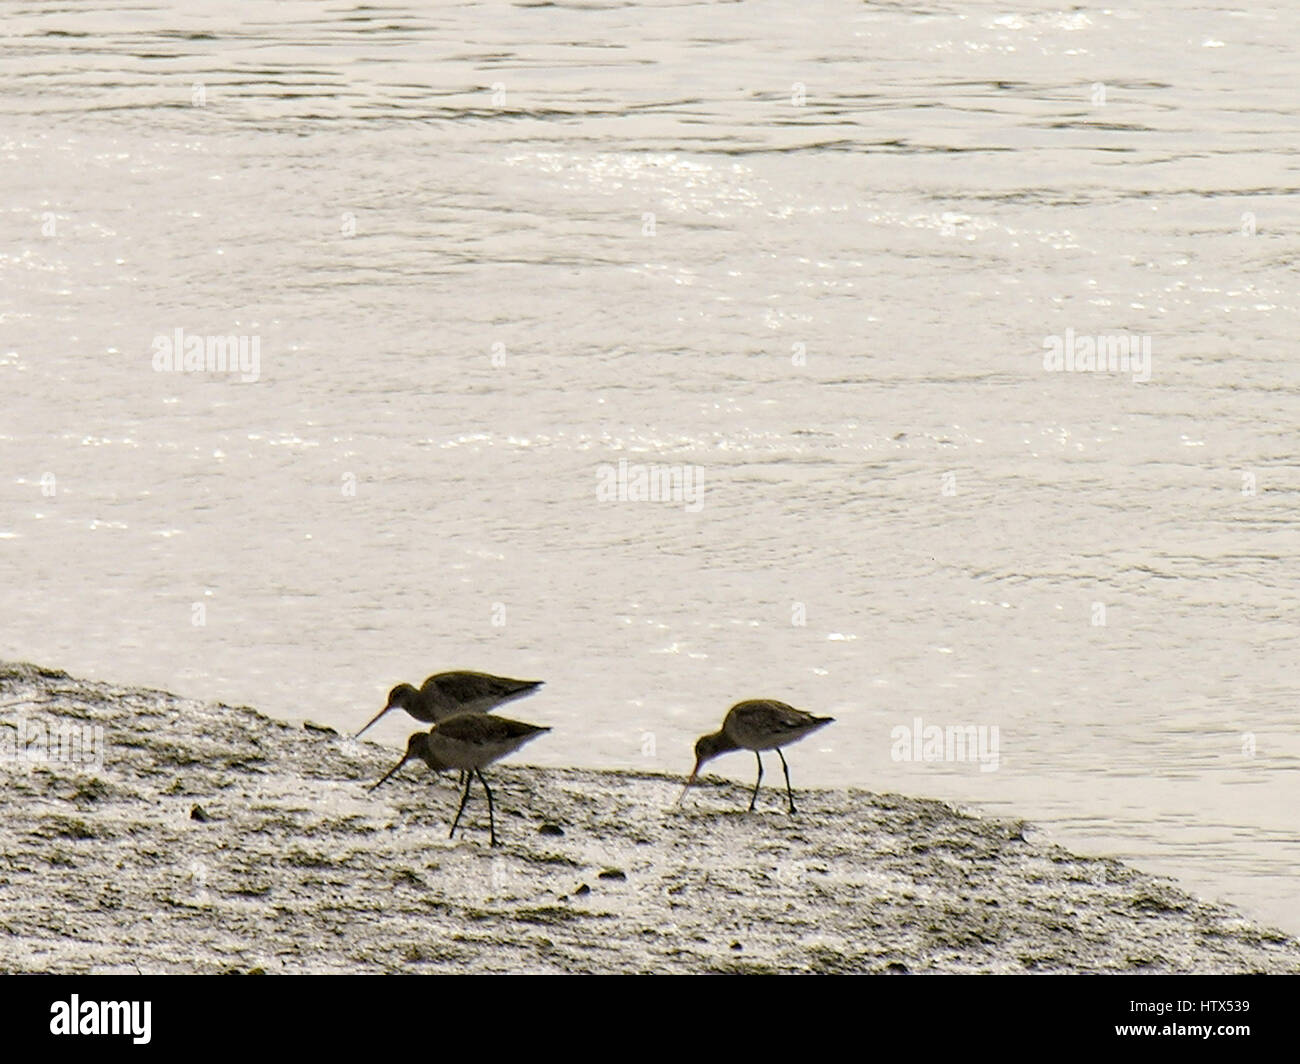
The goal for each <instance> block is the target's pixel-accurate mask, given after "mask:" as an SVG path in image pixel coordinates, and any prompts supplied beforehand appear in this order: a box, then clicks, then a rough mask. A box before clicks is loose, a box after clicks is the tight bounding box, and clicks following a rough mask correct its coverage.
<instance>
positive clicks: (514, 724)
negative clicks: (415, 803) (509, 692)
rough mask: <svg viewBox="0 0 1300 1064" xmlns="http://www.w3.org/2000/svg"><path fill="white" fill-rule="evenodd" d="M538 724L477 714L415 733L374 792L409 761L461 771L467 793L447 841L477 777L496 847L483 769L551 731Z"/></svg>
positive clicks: (490, 801) (462, 799) (491, 835)
mask: <svg viewBox="0 0 1300 1064" xmlns="http://www.w3.org/2000/svg"><path fill="white" fill-rule="evenodd" d="M550 730H551V729H550V728H542V727H539V726H538V725H536V724H524V723H523V722H522V721H518V720H506V719H505V717H487V716H483V715H482V714H478V713H462V714H461V715H460V716H456V717H448V718H447V719H446V720H441V721H439V722H438V723H437V724H435V725H434V726H433V727H432V728H430V729H429V730H428V731H427V732H416V733H415V734H414V735H412V736H411V737H410V738H409V739H408V740H407V741H406V753H405V754H403V755H402V760H401V761H399V762H398V763H397V764H396V765H394V766H393V767H392V768H391V769H389V771H388V773H387V774H386V775H385V776H384V778H383V779H381V780H380V781H379V783H376V784H374V785H373V786H371V788H370V790H372V791H373V790H374V789H375V788H376V787H378V786H379V784H380V783H384V782H386V781H387V780H388V779H390V778H391V777H392V776H395V775H397V772H398V770H399V769H401V767H402V766H403V765H405V764H406V763H407V762H408V761H412V760H414V759H416V758H419V759H420V760H421V761H423V762H424V763H425V764H426V765H428V766H429V767H430V768H431V769H433V771H434V772H446V771H448V770H449V769H458V770H459V771H460V772H462V773H463V774H464V776H465V791H464V793H463V794H462V795H461V796H460V806H459V808H457V810H456V819H455V820H453V821H452V822H451V831H450V833H448V835H447V838H449V839H450V838H452V837H453V836H454V835H455V834H456V825H457V824H459V823H460V815H461V813H463V812H464V811H465V803H466V802H467V801H469V788H470V785H471V784H472V783H473V782H474V777H475V776H477V777H478V781H479V783H481V784H483V791H484V793H485V794H486V795H487V800H488V833H489V834H488V837H489V838H490V840H491V843H490V844H491V845H492V846H496V845H497V824H496V814H495V812H494V810H493V805H492V789H491V788H490V787H489V786H488V783H487V780H485V779H484V778H483V769H484V768H486V767H487V766H488V765H490V764H492V762H493V761H499V760H500V759H501V758H503V757H505V756H506V755H507V754H512V753H514V752H515V751H516V750H518V749H519V748H520V747H521V746H523V745H524V743H526V742H528V741H529V740H530V739H535V738H537V736H539V735H541V734H542V732H548V731H550Z"/></svg>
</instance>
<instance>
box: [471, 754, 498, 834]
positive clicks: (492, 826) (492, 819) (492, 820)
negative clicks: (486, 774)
mask: <svg viewBox="0 0 1300 1064" xmlns="http://www.w3.org/2000/svg"><path fill="white" fill-rule="evenodd" d="M474 772H475V774H476V775H477V776H478V781H479V783H481V784H483V791H484V793H485V794H486V795H487V796H488V839H489V840H490V841H489V842H488V845H489V846H495V845H497V822H496V816H495V815H494V814H493V812H492V788H491V787H489V786H488V785H487V780H485V779H484V778H483V773H482V772H480V771H479V770H478V769H475V770H474Z"/></svg>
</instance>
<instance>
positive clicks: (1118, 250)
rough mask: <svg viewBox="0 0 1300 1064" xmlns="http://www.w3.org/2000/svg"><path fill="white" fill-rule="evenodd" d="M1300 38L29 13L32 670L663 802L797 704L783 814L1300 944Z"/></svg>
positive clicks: (26, 644) (1241, 18)
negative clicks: (449, 747)
mask: <svg viewBox="0 0 1300 1064" xmlns="http://www.w3.org/2000/svg"><path fill="white" fill-rule="evenodd" d="M1298 10H1300V9H1296V8H1295V6H1294V5H1292V4H1289V3H1283V2H1280V0H1275V2H1273V3H1269V2H1267V0H1266V2H1265V3H1264V4H1261V5H1252V10H1249V11H1239V10H1233V9H1229V8H1218V7H1215V6H1212V5H1206V4H1203V3H1190V2H1174V3H1163V2H1161V3H1157V2H1156V0H1143V2H1142V3H1140V4H1137V5H1133V6H1120V7H1116V8H1113V9H1108V10H1084V9H1078V8H1070V9H1068V10H1066V9H1063V8H1058V7H1053V6H1042V5H1037V4H1031V3H1025V2H1015V0H1010V2H1008V3H1002V4H984V3H979V2H973V0H963V2H960V3H938V4H933V3H927V4H924V5H916V4H909V3H883V4H882V3H875V4H865V3H822V4H807V3H799V2H795V0H766V2H748V3H743V4H740V3H731V4H723V3H710V4H668V3H636V4H631V3H627V4H621V3H612V2H590V3H546V4H536V3H530V4H505V3H482V4H463V5H454V6H453V5H444V4H438V5H436V6H435V5H429V6H427V7H426V6H412V7H406V6H400V5H396V6H394V5H385V4H378V3H375V4H368V5H361V6H349V5H347V4H334V5H330V4H321V3H275V4H269V3H267V4H234V3H231V2H229V0H221V2H207V3H187V4H183V5H175V6H169V5H155V4H149V3H138V4H134V5H133V6H131V7H130V8H128V9H125V10H123V9H120V8H119V7H118V5H109V4H106V3H105V4H95V3H90V4H86V3H78V4H66V3H64V4H53V3H18V4H11V5H6V9H5V22H6V29H7V31H8V33H9V35H10V36H9V37H8V40H7V42H6V44H5V46H4V50H3V53H2V54H0V158H2V159H3V163H4V165H3V167H2V168H0V238H2V239H0V281H2V283H0V386H3V388H4V392H5V395H6V398H7V402H6V403H5V404H4V408H3V414H0V466H2V468H3V471H4V472H3V475H0V505H2V508H0V579H2V580H3V586H4V596H3V598H4V612H3V618H4V623H3V626H2V627H0V633H2V636H3V644H2V647H3V653H4V656H8V657H17V658H25V659H34V660H38V661H41V662H45V663H50V664H58V665H61V666H64V667H66V668H69V669H71V670H73V671H76V672H80V673H83V674H87V675H92V676H95V677H98V678H105V679H114V680H120V681H124V682H145V683H152V684H156V685H159V686H165V687H168V688H171V689H174V690H178V691H181V692H183V693H186V694H192V695H197V696H208V697H214V698H222V699H225V700H228V701H245V702H248V703H251V704H254V705H256V706H258V707H259V708H262V709H265V710H268V711H271V712H274V713H278V714H280V715H283V716H288V717H311V718H314V719H316V720H321V721H328V722H331V723H333V724H335V725H338V726H340V727H347V726H355V725H356V724H357V723H360V721H362V720H364V719H366V718H367V717H368V716H369V715H370V714H372V713H373V712H374V711H375V710H376V709H378V708H379V706H380V705H381V704H382V702H381V700H382V698H383V696H384V693H385V692H386V691H387V689H388V687H389V686H390V685H391V684H393V683H395V682H396V681H398V680H401V679H405V680H410V681H415V682H418V681H419V680H420V679H421V678H422V677H423V676H424V675H426V674H427V673H429V672H432V671H435V670H437V669H442V668H453V667H468V668H481V669H487V670H489V671H495V672H501V673H505V674H508V675H524V676H531V675H536V676H538V677H541V678H544V679H546V680H547V681H548V685H547V687H546V689H545V691H544V692H543V693H542V694H540V695H538V696H536V697H534V698H532V699H530V700H528V701H527V702H526V703H520V704H518V705H517V706H515V707H512V709H511V712H512V713H513V714H514V715H516V716H519V717H523V718H524V719H529V720H534V721H537V722H539V723H546V724H552V725H555V731H554V732H553V733H552V734H551V735H550V736H548V737H547V742H545V743H538V744H536V746H535V747H530V749H529V755H530V757H531V758H532V759H535V760H537V761H540V762H543V763H553V764H572V763H578V764H585V765H624V766H642V767H652V768H656V769H664V770H672V771H677V770H685V769H686V768H688V767H689V760H690V758H689V747H690V743H691V741H692V740H693V739H694V737H695V736H696V735H698V734H699V733H700V732H702V731H705V730H707V729H709V728H711V727H713V726H715V725H716V723H717V721H718V720H720V718H721V715H722V713H723V711H724V710H725V709H726V707H727V706H728V705H729V704H730V703H731V702H732V701H735V700H736V699H738V698H741V697H745V696H752V695H766V696H772V697H780V698H785V699H787V700H788V701H791V702H794V703H795V704H797V705H801V706H806V707H808V708H810V709H813V710H816V711H821V712H831V713H833V714H834V715H835V716H836V717H837V718H838V723H837V724H836V725H835V726H834V727H832V728H830V729H827V730H826V731H825V732H823V733H820V734H819V735H818V736H817V737H816V738H815V739H812V740H809V741H808V742H807V743H805V744H804V745H803V746H801V747H798V748H795V749H794V750H793V751H792V755H793V756H792V757H791V761H792V768H793V772H794V776H795V783H796V785H799V784H800V783H803V784H813V783H822V784H842V783H851V784H858V785H863V786H867V787H871V788H874V789H880V790H884V789H898V790H903V791H906V792H910V793H918V794H929V795H937V796H942V797H947V798H951V799H956V800H958V801H963V802H970V803H972V804H976V805H978V806H980V807H982V808H992V809H994V810H995V811H998V812H1003V813H1009V814H1015V815H1024V816H1028V817H1031V818H1033V819H1034V820H1036V821H1037V822H1038V823H1040V824H1041V825H1043V826H1044V827H1046V828H1047V829H1048V830H1049V831H1051V832H1052V834H1053V835H1054V836H1056V837H1057V838H1059V839H1060V840H1061V841H1062V842H1064V843H1066V844H1068V845H1071V846H1073V847H1075V848H1079V849H1085V850H1088V851H1090V852H1110V853H1117V854H1120V855H1122V856H1125V857H1128V858H1129V859H1131V860H1133V861H1134V862H1135V863H1137V864H1138V865H1140V866H1142V867H1145V868H1148V869H1152V870H1154V871H1158V872H1164V873H1168V874H1173V875H1177V876H1178V877H1180V878H1181V879H1182V880H1183V881H1184V882H1186V883H1188V884H1190V885H1191V886H1193V887H1194V888H1195V889H1197V890H1199V891H1201V892H1203V893H1206V894H1212V895H1217V896H1222V897H1226V898H1229V899H1231V900H1234V901H1237V902H1238V903H1240V904H1242V905H1243V906H1245V907H1246V908H1247V910H1248V911H1250V912H1251V913H1253V914H1255V915H1258V916H1261V917H1263V918H1265V919H1267V920H1269V921H1272V922H1274V923H1279V924H1281V925H1283V926H1285V927H1287V928H1289V929H1290V930H1292V931H1300V911H1298V910H1297V907H1296V906H1295V905H1294V904H1293V900H1294V896H1295V887H1294V884H1295V877H1296V873H1297V872H1300V841H1298V840H1297V832H1296V788H1297V782H1300V778H1298V777H1297V769H1298V768H1300V737H1298V736H1297V730H1296V723H1295V721H1296V707H1297V702H1298V700H1297V694H1298V693H1300V690H1298V689H1300V677H1298V675H1297V669H1296V657H1297V656H1296V645H1297V627H1298V625H1297V608H1298V607H1300V593H1298V590H1297V588H1298V583H1300V582H1298V580H1297V566H1296V555H1297V547H1300V540H1298V539H1297V536H1296V534H1295V528H1294V519H1295V512H1296V502H1297V498H1298V494H1297V493H1298V492H1300V467H1298V464H1297V458H1296V424H1297V413H1300V402H1298V399H1300V371H1298V370H1297V360H1296V336H1297V334H1298V332H1300V329H1298V328H1297V326H1298V325H1300V314H1298V309H1300V285H1298V284H1297V260H1298V256H1300V243H1298V242H1297V238H1296V231H1297V227H1298V226H1300V207H1298V206H1297V199H1296V196H1297V192H1298V191H1300V176H1297V175H1298V174H1300V153H1298V152H1297V147H1296V132H1297V131H1296V122H1295V86H1296V84H1297V81H1298V78H1297V74H1298V72H1300V71H1298V67H1300V62H1298V61H1297V60H1296V58H1295V52H1294V47H1293V42H1294V41H1295V40H1296V38H1297V36H1300V13H1298ZM176 329H182V330H184V332H185V333H186V334H190V335H198V336H204V335H222V336H225V335H235V336H245V337H249V338H256V339H257V342H258V344H259V353H260V364H259V366H258V367H257V368H258V374H257V376H258V379H257V380H256V381H255V382H251V383H245V382H242V381H241V380H240V379H238V377H237V376H234V377H232V375H230V374H226V375H219V374H213V375H209V374H184V373H179V374H178V373H158V372H155V371H154V370H153V368H152V365H151V360H152V358H153V354H154V348H153V346H152V345H153V341H154V338H155V337H156V336H159V335H166V336H171V335H173V333H174V330H176ZM1067 329H1069V330H1072V331H1073V333H1075V334H1078V335H1081V336H1094V335H1104V336H1109V335H1114V334H1132V335H1136V336H1147V337H1149V338H1150V345H1151V353H1152V360H1151V373H1150V378H1151V379H1150V380H1149V381H1146V382H1138V381H1135V380H1134V374H1133V373H1132V372H1130V373H1122V372H1116V373H1109V372H1107V373H1069V372H1056V373H1054V372H1047V371H1045V369H1044V361H1043V359H1044V340H1045V338H1047V337H1051V336H1064V335H1065V332H1066V330H1067ZM620 459H626V460H628V461H629V462H632V463H663V464H667V465H673V466H678V467H685V469H686V471H687V472H689V473H691V474H693V475H696V476H698V478H699V480H698V483H699V485H700V486H701V488H702V492H703V494H702V496H701V498H700V501H701V503H702V505H700V506H699V507H697V508H688V507H687V506H685V505H683V504H680V503H655V502H636V501H625V502H618V501H602V500H601V499H600V498H598V496H597V487H598V484H599V477H600V476H601V470H602V468H617V463H618V462H619V460H620ZM199 605H201V606H202V615H201V616H200V613H199V610H198V606H199ZM1103 614H1104V615H1103ZM196 620H202V621H204V622H205V623H204V624H202V625H198V624H196V623H194V622H195V621H196ZM801 620H802V621H804V622H805V623H802V624H800V623H797V622H799V621H801ZM1101 620H1104V622H1105V623H1104V624H1100V623H1096V622H1098V621H1101ZM918 717H919V718H921V719H922V720H923V721H924V722H925V723H927V724H930V723H933V724H938V725H941V726H946V725H964V724H973V725H986V726H993V725H996V726H997V727H998V729H999V735H1000V762H999V767H998V770H997V771H994V772H982V771H980V770H979V768H978V766H976V765H973V764H944V763H914V762H912V763H909V762H900V761H897V760H895V759H894V758H893V756H891V750H892V747H893V743H892V741H891V729H893V728H895V727H896V726H910V725H911V724H912V722H913V721H914V720H915V719H916V718H918ZM408 729H409V722H408V721H405V720H401V721H399V720H389V721H386V722H385V723H384V724H383V725H382V726H381V728H380V729H379V730H377V733H376V734H378V735H380V736H382V737H383V738H384V739H385V740H386V741H391V742H393V743H395V744H396V743H398V742H400V741H401V739H402V738H403V736H404V735H405V733H406V731H407V730H408ZM110 740H111V737H110ZM1252 751H1253V753H1252ZM718 767H719V769H720V770H721V771H723V772H729V773H732V774H734V775H736V776H737V777H738V778H749V773H750V772H751V771H752V763H751V761H749V760H747V759H746V758H744V757H741V756H735V757H733V758H731V759H729V760H724V761H722V762H719V763H718ZM768 780H769V782H771V781H772V776H771V773H770V772H769V775H768ZM772 800H773V801H775V799H772Z"/></svg>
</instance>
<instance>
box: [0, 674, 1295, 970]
mask: <svg viewBox="0 0 1300 1064" xmlns="http://www.w3.org/2000/svg"><path fill="white" fill-rule="evenodd" d="M33 722H43V723H44V725H45V726H46V727H47V728H49V727H51V726H53V725H64V724H74V725H77V726H79V727H86V728H89V729H91V730H90V731H89V732H87V733H86V734H87V735H94V734H96V733H95V732H94V729H95V728H97V727H98V728H102V735H103V742H104V746H103V751H102V753H103V762H102V766H96V765H93V764H90V765H83V766H76V765H73V764H69V763H66V762H55V761H46V762H44V763H35V762H33V761H32V760H31V759H23V758H21V757H19V756H15V754H16V752H17V753H21V751H20V750H18V745H19V744H16V743H15V742H14V741H13V738H12V737H14V736H16V735H17V731H16V728H15V726H16V725H18V724H19V723H21V724H22V726H23V727H24V728H26V729H29V731H28V733H27V734H30V728H31V726H32V724H33ZM0 726H3V731H4V733H5V734H7V735H8V736H9V737H11V738H10V740H9V744H8V747H7V748H6V750H5V754H6V760H5V761H4V762H3V764H0V771H3V773H4V792H3V793H4V816H3V818H2V819H0V927H2V928H3V932H4V933H3V934H2V935H0V971H4V972H65V973H79V972H135V971H139V972H144V973H187V972H188V973H216V972H266V973H293V972H407V973H418V972H466V971H471V972H570V973H577V972H864V973H873V972H879V973H898V974H903V973H940V972H1020V973H1024V972H1123V973H1142V972H1300V943H1297V942H1296V941H1295V940H1293V939H1291V938H1289V937H1288V936H1286V935H1284V934H1282V933H1281V932H1279V931H1274V930H1271V929H1268V928H1264V927H1261V926H1259V925H1258V924H1256V923H1254V922H1252V921H1250V920H1249V919H1247V918H1245V917H1243V916H1242V915H1241V914H1240V913H1238V912H1236V911H1234V910H1232V909H1231V908H1229V907H1227V906H1223V905H1218V904H1215V903H1212V902H1207V901H1203V900H1200V899H1197V898H1195V897H1193V896H1192V895H1190V894H1188V893H1187V892H1185V891H1184V890H1182V889H1180V888H1179V887H1178V886H1177V885H1176V884H1174V883H1173V882H1171V881H1170V880H1167V879H1162V878H1158V877H1154V876H1150V875H1146V874H1144V873H1141V872H1138V871H1135V870H1133V869H1131V868H1129V867H1127V866H1125V865H1123V864H1122V863H1120V862H1119V861H1115V860H1112V859H1107V858H1087V857H1079V856H1076V855H1074V854H1071V853H1069V852H1067V851H1066V850H1064V849H1062V848H1060V847H1058V846H1055V845H1052V844H1049V843H1046V842H1042V841H1038V840H1036V839H1035V837H1034V835H1033V833H1032V832H1029V831H1028V830H1027V828H1028V826H1027V825H1025V824H1024V823H1022V822H1014V821H1006V820H999V819H992V818H984V817H976V816H971V815H969V814H967V813H964V812H961V811H959V810H957V809H954V808H953V807H952V806H950V805H947V804H945V803H942V802H938V801H932V800H928V799H921V798H908V797H903V796H899V795H892V794H874V793H871V792H868V791H862V790H856V789H851V790H806V789H805V790H801V791H800V803H799V804H800V813H799V815H798V816H797V817H795V818H791V817H789V816H787V815H786V813H785V812H784V803H783V801H782V800H778V795H777V794H776V792H775V791H773V792H770V793H765V794H764V804H763V805H762V807H761V809H760V811H759V812H758V813H755V814H747V813H745V812H744V811H743V810H744V806H745V803H746V801H747V789H746V788H745V787H744V786H743V785H739V784H733V783H730V782H724V781H721V780H711V779H707V778H706V779H705V780H704V781H703V784H702V786H701V787H700V788H699V789H698V792H697V793H696V794H695V796H694V798H693V799H692V800H691V804H690V805H689V806H687V807H686V808H685V809H684V810H682V809H676V808H674V807H673V804H672V803H673V801H674V799H675V798H676V797H677V793H678V791H679V789H680V785H681V780H680V779H679V778H677V777H669V776H664V775H658V774H653V773H633V772H603V771H591V770H579V769H566V770H556V769H537V768H529V767H527V766H520V765H514V764H512V763H509V762H507V763H505V764H502V765H498V766H495V767H494V769H493V770H492V771H491V773H490V779H491V780H492V782H493V788H494V792H495V794H496V798H497V818H498V819H497V826H498V832H499V834H500V836H501V840H502V842H503V843H504V845H503V846H501V847H499V848H497V849H495V850H492V849H489V847H488V845H487V832H486V830H485V829H486V808H485V805H484V803H483V801H482V798H481V796H477V797H476V798H475V799H474V800H472V801H471V803H470V806H469V807H468V809H467V811H466V816H467V817H468V818H469V825H470V830H469V831H468V832H467V833H465V834H464V835H463V836H462V834H461V833H459V832H458V833H457V836H456V838H455V840H454V841H449V840H448V839H447V828H448V826H449V820H450V817H451V816H452V814H454V812H455V808H456V797H457V796H456V791H455V785H454V781H453V780H452V779H451V778H450V776H447V775H444V776H441V777H434V776H433V775H432V774H430V773H429V772H428V771H427V769H425V768H424V767H423V766H421V765H408V766H407V767H406V768H405V769H404V770H403V772H402V774H401V776H400V777H399V778H398V779H396V780H394V781H392V782H390V783H389V784H387V785H386V786H385V788H384V789H383V790H381V791H378V792H376V793H375V794H374V795H370V794H367V792H366V785H367V784H369V783H371V782H373V781H374V780H376V779H378V777H379V776H380V775H381V774H382V773H383V772H384V771H386V770H387V769H388V768H389V767H391V766H392V764H393V763H394V761H395V760H396V756H397V752H396V751H394V750H392V749H390V748H388V747H383V746H378V745H375V744H371V743H367V742H361V743H356V742H350V741H347V740H345V739H344V738H343V737H341V736H338V735H336V734H335V733H333V732H332V731H331V730H330V729H320V728H314V727H312V726H300V725H291V724H287V723H283V722H279V721H274V720H270V719H269V718H266V717H264V716H262V715H261V714H259V713H257V712H256V711H255V710H253V709H250V708H247V707H232V706H223V705H215V704H208V703H202V702H196V701H193V700H188V699H184V698H179V697H176V696H174V695H170V694H167V693H165V692H161V691H151V690H142V689H137V688H124V687H116V686H112V685H108V684H99V683H91V682H86V681H82V680H77V679H74V678H72V677H70V676H68V675H67V674H66V673H63V672H59V671H57V670H54V669H46V668H41V667H39V666H32V665H18V664H0ZM524 757H525V758H526V753H525V755H524Z"/></svg>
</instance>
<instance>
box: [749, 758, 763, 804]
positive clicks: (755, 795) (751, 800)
mask: <svg viewBox="0 0 1300 1064" xmlns="http://www.w3.org/2000/svg"><path fill="white" fill-rule="evenodd" d="M754 756H755V757H756V758H758V779H756V780H755V781H754V793H753V794H751V795H750V796H749V811H750V812H751V813H752V812H753V811H754V803H755V802H756V801H758V787H759V784H761V783H762V782H763V755H762V754H760V753H759V752H758V751H757V750H755V751H754Z"/></svg>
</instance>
